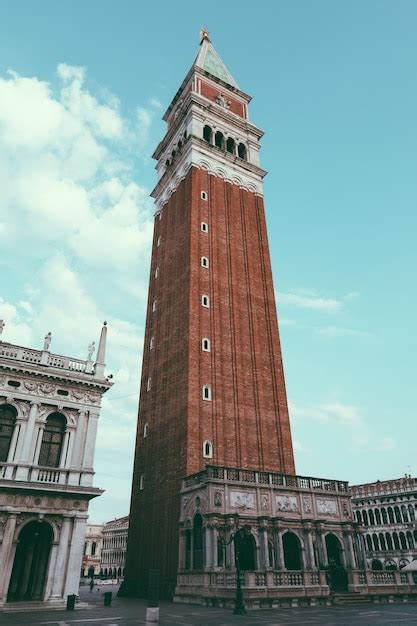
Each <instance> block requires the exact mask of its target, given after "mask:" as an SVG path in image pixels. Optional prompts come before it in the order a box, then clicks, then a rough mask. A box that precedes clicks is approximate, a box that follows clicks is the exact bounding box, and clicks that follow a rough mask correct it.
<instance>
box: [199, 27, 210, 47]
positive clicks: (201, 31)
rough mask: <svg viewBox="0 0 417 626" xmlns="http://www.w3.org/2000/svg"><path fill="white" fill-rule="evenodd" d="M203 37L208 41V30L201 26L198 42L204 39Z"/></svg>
mask: <svg viewBox="0 0 417 626" xmlns="http://www.w3.org/2000/svg"><path fill="white" fill-rule="evenodd" d="M204 39H207V41H210V38H209V32H208V30H207V28H204V26H203V27H202V28H201V30H200V43H202V42H203V41H204Z"/></svg>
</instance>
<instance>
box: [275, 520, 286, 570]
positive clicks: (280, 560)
mask: <svg viewBox="0 0 417 626" xmlns="http://www.w3.org/2000/svg"><path fill="white" fill-rule="evenodd" d="M275 552H276V559H277V569H285V560H284V546H283V544H282V530H281V526H279V525H278V524H276V525H275Z"/></svg>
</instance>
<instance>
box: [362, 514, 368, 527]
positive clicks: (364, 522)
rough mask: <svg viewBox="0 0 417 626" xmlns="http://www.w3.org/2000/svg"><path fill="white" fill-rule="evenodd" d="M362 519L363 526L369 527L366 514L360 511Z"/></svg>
mask: <svg viewBox="0 0 417 626" xmlns="http://www.w3.org/2000/svg"><path fill="white" fill-rule="evenodd" d="M362 517H363V524H364V526H369V522H368V513H367V512H366V511H362Z"/></svg>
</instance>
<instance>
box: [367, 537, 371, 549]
mask: <svg viewBox="0 0 417 626" xmlns="http://www.w3.org/2000/svg"><path fill="white" fill-rule="evenodd" d="M366 547H367V549H368V550H371V551H372V539H371V535H366Z"/></svg>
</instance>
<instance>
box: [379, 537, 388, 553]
mask: <svg viewBox="0 0 417 626" xmlns="http://www.w3.org/2000/svg"><path fill="white" fill-rule="evenodd" d="M379 545H380V546H381V550H384V551H385V550H386V549H387V544H386V543H385V537H384V533H379Z"/></svg>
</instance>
